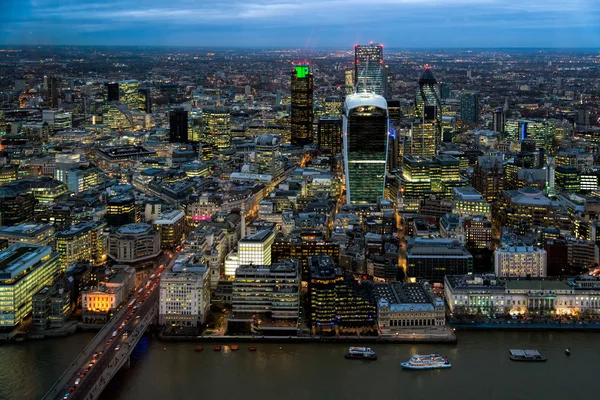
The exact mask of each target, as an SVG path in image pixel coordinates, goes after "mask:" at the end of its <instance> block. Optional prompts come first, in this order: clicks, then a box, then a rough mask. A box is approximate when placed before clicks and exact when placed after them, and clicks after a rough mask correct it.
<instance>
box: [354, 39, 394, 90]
mask: <svg viewBox="0 0 600 400" xmlns="http://www.w3.org/2000/svg"><path fill="white" fill-rule="evenodd" d="M386 72H387V70H386V68H385V65H384V64H383V45H381V44H373V43H370V44H369V45H368V46H361V45H358V44H357V45H355V46H354V85H355V86H356V92H358V93H360V92H368V93H375V94H378V95H381V96H385V95H386V88H387V76H386Z"/></svg>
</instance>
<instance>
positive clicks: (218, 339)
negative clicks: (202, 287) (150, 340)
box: [158, 327, 457, 344]
mask: <svg viewBox="0 0 600 400" xmlns="http://www.w3.org/2000/svg"><path fill="white" fill-rule="evenodd" d="M158 338H159V339H160V340H162V341H165V342H203V343H210V342H214V343H230V342H234V341H235V342H242V343H367V344H368V343H370V344H375V343H377V344H385V343H390V344H410V343H422V344H427V343H429V344H435V343H448V344H454V343H456V342H457V339H456V335H455V334H454V332H453V330H452V329H451V328H450V327H448V328H445V329H438V330H435V331H432V330H420V331H419V330H416V331H413V330H411V331H410V332H407V333H398V334H389V335H379V336H263V335H261V336H258V335H255V336H244V335H235V336H233V335H232V336H213V335H173V334H165V333H164V331H161V332H159V333H158Z"/></svg>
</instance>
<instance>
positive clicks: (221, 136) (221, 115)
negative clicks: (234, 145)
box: [202, 108, 231, 150]
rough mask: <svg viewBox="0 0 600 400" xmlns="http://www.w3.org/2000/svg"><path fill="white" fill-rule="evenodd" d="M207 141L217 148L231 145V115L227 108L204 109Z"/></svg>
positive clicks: (222, 148)
mask: <svg viewBox="0 0 600 400" xmlns="http://www.w3.org/2000/svg"><path fill="white" fill-rule="evenodd" d="M202 114H203V119H204V133H205V138H206V141H207V142H209V144H214V145H215V148H216V149H217V150H225V149H228V148H230V147H231V116H230V115H229V110H227V109H225V108H206V109H204V110H202Z"/></svg>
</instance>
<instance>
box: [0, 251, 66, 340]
mask: <svg viewBox="0 0 600 400" xmlns="http://www.w3.org/2000/svg"><path fill="white" fill-rule="evenodd" d="M59 269H60V265H59V255H58V253H54V252H52V248H51V247H49V246H37V245H32V244H24V243H17V244H15V245H12V246H11V247H9V248H8V249H6V250H4V251H3V252H1V253H0V328H12V327H14V326H16V325H19V324H20V323H21V322H22V321H23V319H24V318H25V317H26V316H27V315H29V314H30V313H31V311H32V309H33V306H32V299H33V295H34V294H35V293H37V292H38V291H39V290H40V289H42V288H43V287H44V286H47V285H50V284H52V281H53V279H54V277H55V276H56V274H57V273H58V272H59Z"/></svg>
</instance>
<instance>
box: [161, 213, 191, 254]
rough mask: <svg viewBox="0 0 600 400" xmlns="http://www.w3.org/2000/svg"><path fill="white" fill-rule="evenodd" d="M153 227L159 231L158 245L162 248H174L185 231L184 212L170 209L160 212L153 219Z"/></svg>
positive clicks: (179, 242)
mask: <svg viewBox="0 0 600 400" xmlns="http://www.w3.org/2000/svg"><path fill="white" fill-rule="evenodd" d="M154 229H156V230H157V231H158V232H160V245H161V247H162V248H163V249H174V248H175V247H177V246H179V245H180V244H181V239H182V238H183V235H184V233H185V229H186V223H185V213H184V212H183V211H181V210H170V211H166V212H163V213H161V214H160V215H159V216H158V218H157V219H156V221H154Z"/></svg>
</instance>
